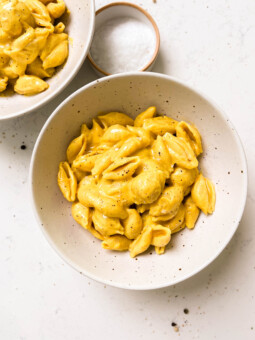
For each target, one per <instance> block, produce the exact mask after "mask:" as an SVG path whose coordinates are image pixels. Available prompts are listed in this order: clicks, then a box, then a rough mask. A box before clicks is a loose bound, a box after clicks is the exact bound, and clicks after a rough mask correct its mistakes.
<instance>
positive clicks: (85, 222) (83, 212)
mask: <svg viewBox="0 0 255 340" xmlns="http://www.w3.org/2000/svg"><path fill="white" fill-rule="evenodd" d="M72 216H73V218H74V219H75V221H76V222H78V223H79V224H80V225H81V226H82V227H83V228H84V229H88V228H89V227H90V226H91V222H92V221H91V216H90V209H89V208H87V207H84V205H82V204H81V203H79V202H75V203H73V204H72Z"/></svg>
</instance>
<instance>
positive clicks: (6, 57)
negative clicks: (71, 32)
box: [0, 0, 69, 95]
mask: <svg viewBox="0 0 255 340" xmlns="http://www.w3.org/2000/svg"><path fill="white" fill-rule="evenodd" d="M65 12H66V5H65V3H64V1H63V0H57V1H55V0H1V1H0V92H3V91H5V90H6V87H7V86H8V84H11V85H13V89H14V91H15V92H16V93H19V94H21V95H34V94H37V93H40V92H42V91H45V90H46V89H47V88H48V87H49V85H48V83H46V81H45V80H44V79H45V78H50V77H52V76H53V74H54V72H55V68H56V67H58V66H60V65H62V64H63V63H64V62H65V61H66V59H67V57H68V53H69V52H68V35H67V34H66V33H64V30H65V25H64V24H63V22H61V21H59V22H58V23H56V25H55V26H54V24H55V19H58V18H60V17H61V16H62V15H63V14H64V13H65Z"/></svg>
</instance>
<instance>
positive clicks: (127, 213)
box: [58, 107, 215, 257]
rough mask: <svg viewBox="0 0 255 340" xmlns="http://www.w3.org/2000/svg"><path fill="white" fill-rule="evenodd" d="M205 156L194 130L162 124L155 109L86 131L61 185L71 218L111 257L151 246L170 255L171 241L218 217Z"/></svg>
mask: <svg viewBox="0 0 255 340" xmlns="http://www.w3.org/2000/svg"><path fill="white" fill-rule="evenodd" d="M202 152H203V148H202V142H201V137H200V134H199V132H198V130H197V129H196V127H195V126H194V125H191V124H188V123H187V122H184V121H181V122H178V121H176V120H174V119H172V118H169V117H167V116H156V108H155V107H149V108H148V109H147V110H146V111H144V112H142V113H141V114H139V115H138V116H137V117H136V119H135V120H133V119H131V118H130V117H128V116H127V115H126V114H124V113H119V112H111V113H108V114H106V115H102V116H98V117H97V118H95V119H93V125H92V128H91V129H89V128H88V127H87V126H86V124H84V125H82V127H81V134H80V136H78V137H77V138H75V139H74V140H73V141H72V142H71V143H70V145H69V146H68V148H67V152H66V156H67V161H65V162H61V163H60V165H59V172H58V185H59V187H60V190H61V191H62V194H63V195H64V197H65V198H66V199H67V200H68V201H70V202H73V205H72V216H73V218H74V219H75V220H76V221H77V222H78V223H79V224H80V225H81V226H82V227H83V228H85V229H87V230H88V231H89V232H91V233H92V235H94V236H95V237H96V238H98V239H99V240H101V241H102V247H103V248H104V249H111V250H118V251H123V250H129V251H130V255H131V257H135V256H137V255H138V254H141V253H143V252H145V251H146V250H147V249H148V248H149V247H150V246H154V247H155V251H156V252H157V253H158V254H163V253H164V251H165V247H166V246H167V244H168V243H169V242H170V240H171V235H172V234H174V233H176V232H178V231H180V230H182V229H184V228H185V227H187V228H189V229H193V228H194V227H195V224H196V221H197V219H198V216H199V214H200V210H202V211H203V213H204V214H206V215H207V214H212V213H213V211H214V207H215V189H214V185H213V184H212V182H211V181H210V180H209V179H207V178H205V177H204V176H203V175H202V173H201V171H199V170H198V160H197V156H199V155H200V154H201V153H202Z"/></svg>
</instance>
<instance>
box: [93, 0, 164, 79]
mask: <svg viewBox="0 0 255 340" xmlns="http://www.w3.org/2000/svg"><path fill="white" fill-rule="evenodd" d="M109 23H110V28H109ZM123 26H125V29H124V28H123ZM99 32H101V33H99ZM139 37H140V38H139ZM118 42H119V44H118ZM147 45H148V46H147ZM159 45H160V35H159V30H158V27H157V24H156V22H155V21H154V19H153V18H152V16H151V15H150V14H149V13H148V12H146V11H145V10H144V9H143V8H141V7H139V6H137V5H135V4H132V3H128V2H114V3H110V4H108V5H106V6H104V7H102V8H100V9H99V10H98V11H97V12H96V23H95V34H94V38H93V42H92V45H91V49H90V52H89V54H88V59H89V61H90V63H91V65H92V68H93V69H94V71H95V72H96V74H97V75H98V76H100V77H101V76H106V75H110V74H116V73H120V72H125V71H127V72H128V71H149V70H151V69H152V67H153V65H154V63H155V61H156V59H157V56H158V52H159ZM146 46H147V47H148V48H147V49H146V50H145V51H146V52H145V53H141V52H142V51H143V49H145V48H146ZM139 52H140V54H139ZM138 65H140V67H138Z"/></svg>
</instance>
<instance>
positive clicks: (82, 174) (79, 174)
mask: <svg viewBox="0 0 255 340" xmlns="http://www.w3.org/2000/svg"><path fill="white" fill-rule="evenodd" d="M71 169H72V171H73V173H74V176H75V177H76V179H77V182H80V181H81V180H82V179H83V178H84V177H85V176H88V173H87V172H85V171H81V170H79V169H76V168H74V166H73V165H72V166H71Z"/></svg>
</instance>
